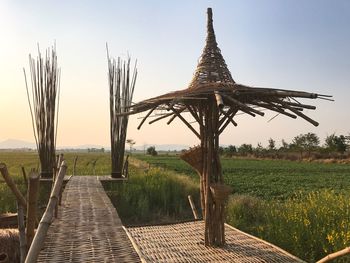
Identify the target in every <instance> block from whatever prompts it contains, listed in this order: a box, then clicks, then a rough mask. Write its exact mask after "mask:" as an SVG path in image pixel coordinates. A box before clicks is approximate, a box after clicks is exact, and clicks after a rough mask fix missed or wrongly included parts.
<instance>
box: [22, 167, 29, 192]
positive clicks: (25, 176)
mask: <svg viewBox="0 0 350 263" xmlns="http://www.w3.org/2000/svg"><path fill="white" fill-rule="evenodd" d="M21 170H22V176H23V181H24V184H25V185H26V189H27V191H28V179H27V173H26V170H25V169H24V166H22V167H21Z"/></svg>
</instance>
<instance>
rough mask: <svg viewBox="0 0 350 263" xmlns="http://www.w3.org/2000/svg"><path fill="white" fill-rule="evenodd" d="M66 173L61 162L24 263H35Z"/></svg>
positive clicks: (64, 163) (65, 166)
mask: <svg viewBox="0 0 350 263" xmlns="http://www.w3.org/2000/svg"><path fill="white" fill-rule="evenodd" d="M66 171H67V165H66V162H65V161H63V163H62V165H61V167H60V171H59V173H58V176H57V179H56V182H55V185H54V187H53V190H52V192H51V196H50V200H49V203H48V204H47V207H46V210H45V213H44V215H43V217H42V218H41V220H40V223H39V226H38V229H37V231H36V234H35V236H34V239H33V242H32V245H31V246H30V248H29V251H28V255H27V258H26V260H25V262H26V263H34V262H36V261H37V259H38V256H39V252H40V250H41V248H42V246H43V244H44V241H45V237H46V233H47V230H48V229H49V226H50V224H51V222H52V218H53V215H54V209H55V207H56V203H57V202H58V198H59V193H60V190H61V187H62V184H63V179H64V176H65V174H66Z"/></svg>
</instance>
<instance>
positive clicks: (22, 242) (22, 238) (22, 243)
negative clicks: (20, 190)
mask: <svg viewBox="0 0 350 263" xmlns="http://www.w3.org/2000/svg"><path fill="white" fill-rule="evenodd" d="M23 210H24V209H23V206H22V205H21V204H20V203H19V202H17V220H18V234H19V252H20V263H23V262H24V260H25V258H26V256H27V243H26V233H25V226H24V211H23Z"/></svg>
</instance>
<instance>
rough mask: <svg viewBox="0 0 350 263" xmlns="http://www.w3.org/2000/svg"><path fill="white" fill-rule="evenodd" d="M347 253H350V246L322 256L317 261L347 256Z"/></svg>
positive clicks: (320, 262) (321, 261) (322, 262)
mask: <svg viewBox="0 0 350 263" xmlns="http://www.w3.org/2000/svg"><path fill="white" fill-rule="evenodd" d="M347 254H350V247H347V248H344V249H342V250H340V251H338V252H335V253H332V254H329V255H327V256H325V257H324V258H322V259H321V260H319V261H317V262H316V263H324V262H328V261H330V260H333V259H335V258H338V257H341V256H345V255H347Z"/></svg>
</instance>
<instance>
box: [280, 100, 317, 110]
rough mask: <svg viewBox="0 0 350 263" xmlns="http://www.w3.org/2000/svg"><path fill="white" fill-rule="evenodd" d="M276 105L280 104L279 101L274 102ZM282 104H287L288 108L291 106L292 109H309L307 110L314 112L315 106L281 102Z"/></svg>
mask: <svg viewBox="0 0 350 263" xmlns="http://www.w3.org/2000/svg"><path fill="white" fill-rule="evenodd" d="M274 102H276V103H280V102H281V101H280V100H276V101H274ZM283 103H284V104H287V105H289V106H293V107H301V108H304V109H309V110H316V106H313V105H307V104H302V103H295V102H290V101H283Z"/></svg>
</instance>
